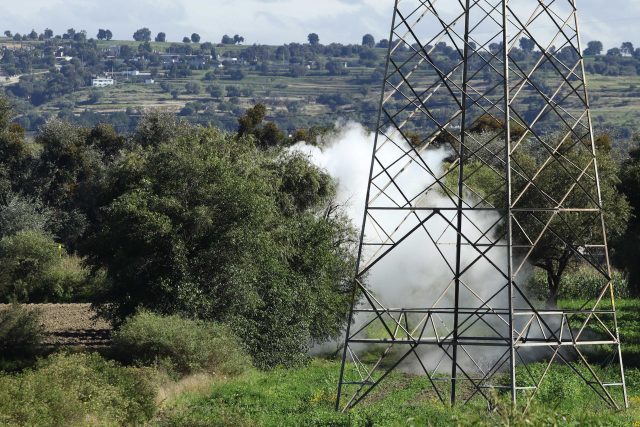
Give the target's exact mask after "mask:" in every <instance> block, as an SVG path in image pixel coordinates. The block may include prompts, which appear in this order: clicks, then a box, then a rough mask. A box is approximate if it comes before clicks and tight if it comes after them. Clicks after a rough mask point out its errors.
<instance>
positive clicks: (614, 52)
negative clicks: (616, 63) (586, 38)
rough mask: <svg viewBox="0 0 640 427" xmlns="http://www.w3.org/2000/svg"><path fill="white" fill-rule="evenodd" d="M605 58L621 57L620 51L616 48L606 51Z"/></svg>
mask: <svg viewBox="0 0 640 427" xmlns="http://www.w3.org/2000/svg"><path fill="white" fill-rule="evenodd" d="M607 56H622V51H621V50H620V49H618V48H617V47H614V48H611V49H609V50H608V51H607Z"/></svg>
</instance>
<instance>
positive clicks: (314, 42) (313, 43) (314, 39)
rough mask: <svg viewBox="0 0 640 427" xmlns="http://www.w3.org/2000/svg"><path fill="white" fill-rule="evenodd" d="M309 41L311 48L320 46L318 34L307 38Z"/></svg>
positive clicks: (312, 34)
mask: <svg viewBox="0 0 640 427" xmlns="http://www.w3.org/2000/svg"><path fill="white" fill-rule="evenodd" d="M307 39H308V40H309V44H310V45H311V46H317V45H319V44H320V37H319V36H318V35H317V34H316V33H311V34H309V35H308V36H307Z"/></svg>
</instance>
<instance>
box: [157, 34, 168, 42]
mask: <svg viewBox="0 0 640 427" xmlns="http://www.w3.org/2000/svg"><path fill="white" fill-rule="evenodd" d="M156 41H157V42H159V43H164V42H166V41H167V35H166V34H165V33H163V32H160V33H158V35H157V36H156Z"/></svg>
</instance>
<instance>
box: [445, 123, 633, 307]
mask: <svg viewBox="0 0 640 427" xmlns="http://www.w3.org/2000/svg"><path fill="white" fill-rule="evenodd" d="M481 119H482V118H481ZM476 127H478V129H477V131H479V132H482V133H480V134H479V135H478V138H486V139H487V141H489V139H490V138H492V137H493V136H494V135H495V131H494V129H496V128H501V127H502V124H500V123H498V124H497V125H492V123H491V121H490V120H488V119H482V120H479V121H477V122H476ZM498 139H499V138H498ZM595 142H596V144H595V145H596V160H597V166H598V172H599V175H598V176H599V179H600V186H599V188H598V187H597V186H596V185H595V182H594V181H592V180H593V178H590V180H589V181H587V178H584V176H583V175H584V173H582V174H581V171H582V170H585V171H593V170H594V169H593V165H594V164H595V163H594V162H593V151H592V147H591V143H590V141H582V140H580V141H577V140H575V139H570V138H566V139H564V140H562V141H560V140H558V139H557V136H554V135H552V136H550V137H548V139H547V141H546V144H547V145H548V146H550V147H556V149H555V152H554V154H553V155H550V154H549V152H548V151H546V150H545V149H543V148H542V147H541V146H540V145H541V144H539V143H538V142H537V141H532V140H531V139H528V138H524V139H523V141H522V143H521V144H519V148H518V150H516V152H515V153H514V154H513V156H512V167H513V169H512V177H513V181H512V194H513V197H514V200H513V203H514V207H515V208H517V209H518V210H519V212H516V213H515V219H516V220H515V222H517V226H515V227H514V228H513V233H514V234H513V238H514V239H515V240H516V241H520V242H527V241H528V240H527V239H528V236H526V235H525V233H524V232H523V230H527V231H526V233H528V234H529V235H534V236H537V238H536V245H535V247H534V248H533V249H532V250H531V253H530V254H528V261H529V263H531V264H532V265H533V266H535V267H538V268H540V269H543V270H544V271H545V272H546V273H547V283H548V288H549V293H548V300H547V305H548V306H555V305H556V303H557V299H558V294H559V292H561V279H562V276H563V274H564V273H565V271H566V270H567V269H568V268H570V267H572V266H577V265H579V264H580V263H581V262H582V263H583V264H586V261H584V260H582V259H580V258H581V257H580V256H578V254H577V252H578V251H577V250H576V249H575V248H574V247H572V245H581V244H585V243H587V244H592V242H596V243H597V244H600V242H604V241H605V236H603V235H602V222H601V221H600V218H599V212H597V211H595V209H596V208H597V207H598V203H599V200H600V197H601V200H602V211H603V214H604V219H605V222H606V225H607V232H608V237H609V238H610V239H613V240H615V239H616V238H618V237H619V236H621V235H622V234H623V233H624V232H625V230H626V228H627V223H628V221H629V218H630V215H631V211H630V206H629V202H628V201H627V199H626V197H624V195H623V194H621V193H620V191H619V190H618V189H617V185H618V183H619V177H618V166H617V164H616V163H615V162H614V160H613V158H612V156H611V151H610V143H609V139H608V138H605V137H599V138H597V139H596V141H595ZM492 143H494V144H495V143H496V142H495V140H494V141H492ZM498 143H499V142H498ZM494 161H495V159H494ZM465 168H466V169H465V170H466V171H467V173H466V176H467V178H466V179H465V185H466V187H467V188H470V189H472V190H473V191H474V194H475V196H480V197H482V198H484V199H485V200H486V201H487V202H488V203H490V204H491V205H492V206H495V207H497V208H504V207H505V199H504V197H502V194H503V193H502V191H500V187H501V186H502V184H503V182H502V178H501V177H500V176H499V175H498V174H497V173H495V171H494V169H493V168H492V167H491V165H490V164H487V163H482V162H480V161H478V160H476V159H468V160H467V164H466V166H465ZM527 177H535V178H534V179H533V181H534V183H535V185H528V182H529V180H528V179H527ZM578 178H579V179H578ZM457 179H458V178H457V174H456V173H453V174H449V176H448V177H447V183H448V188H450V189H453V188H456V185H457ZM575 180H577V181H578V182H579V183H580V185H576V184H575ZM598 190H600V193H598ZM558 201H562V206H564V207H571V208H581V209H591V210H592V212H589V211H585V212H576V211H574V212H564V213H563V212H558V213H557V214H556V213H553V209H555V208H556V207H557V205H558ZM541 207H543V208H547V210H548V212H530V210H531V209H539V208H541ZM547 223H548V224H547ZM545 224H546V227H547V228H546V231H544V232H543V230H544V227H545ZM525 253H526V252H525ZM525 253H523V254H522V255H525ZM587 255H588V254H587ZM587 258H588V256H587ZM601 278H602V280H604V275H602V274H601ZM603 285H604V284H603Z"/></svg>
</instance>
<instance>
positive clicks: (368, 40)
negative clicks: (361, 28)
mask: <svg viewBox="0 0 640 427" xmlns="http://www.w3.org/2000/svg"><path fill="white" fill-rule="evenodd" d="M362 46H366V47H368V48H374V47H375V46H376V39H374V38H373V36H372V35H371V34H365V35H364V36H363V37H362Z"/></svg>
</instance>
